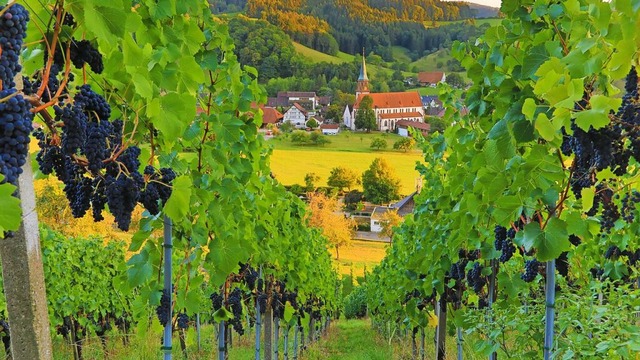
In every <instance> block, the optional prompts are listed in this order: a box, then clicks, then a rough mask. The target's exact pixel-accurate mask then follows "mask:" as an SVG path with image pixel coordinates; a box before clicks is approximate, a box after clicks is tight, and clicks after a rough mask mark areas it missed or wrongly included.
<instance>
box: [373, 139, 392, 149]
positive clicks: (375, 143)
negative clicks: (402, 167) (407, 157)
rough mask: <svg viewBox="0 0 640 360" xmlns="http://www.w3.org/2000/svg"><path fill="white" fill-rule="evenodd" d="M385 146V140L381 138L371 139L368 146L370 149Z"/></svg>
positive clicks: (383, 147) (384, 147)
mask: <svg viewBox="0 0 640 360" xmlns="http://www.w3.org/2000/svg"><path fill="white" fill-rule="evenodd" d="M387 146H388V144H387V140H385V139H383V138H375V139H373V140H371V146H369V147H370V148H372V149H376V150H380V149H386V148H387Z"/></svg>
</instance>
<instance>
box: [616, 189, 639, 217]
mask: <svg viewBox="0 0 640 360" xmlns="http://www.w3.org/2000/svg"><path fill="white" fill-rule="evenodd" d="M637 203H640V192H638V191H636V190H633V191H631V192H630V193H626V194H625V195H624V197H623V198H622V209H621V215H622V219H623V220H624V221H626V222H627V223H632V222H633V220H634V219H635V213H636V204H637Z"/></svg>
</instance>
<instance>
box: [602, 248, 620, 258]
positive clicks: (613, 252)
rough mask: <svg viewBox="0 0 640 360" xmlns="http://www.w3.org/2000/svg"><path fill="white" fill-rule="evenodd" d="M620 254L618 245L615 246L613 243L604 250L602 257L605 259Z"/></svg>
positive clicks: (616, 256)
mask: <svg viewBox="0 0 640 360" xmlns="http://www.w3.org/2000/svg"><path fill="white" fill-rule="evenodd" d="M621 254H622V251H621V250H620V248H619V247H617V246H615V245H611V246H609V248H608V249H607V251H605V253H604V258H605V259H613V260H615V259H617V258H618V257H619V256H620V255H621Z"/></svg>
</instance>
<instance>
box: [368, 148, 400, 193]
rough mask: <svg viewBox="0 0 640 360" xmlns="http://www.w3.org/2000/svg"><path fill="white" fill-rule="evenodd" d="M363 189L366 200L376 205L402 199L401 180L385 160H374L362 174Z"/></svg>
mask: <svg viewBox="0 0 640 360" xmlns="http://www.w3.org/2000/svg"><path fill="white" fill-rule="evenodd" d="M362 188H363V190H364V197H365V199H367V201H370V202H372V203H374V204H387V203H389V202H391V201H393V200H397V199H399V198H400V179H398V178H397V177H396V175H395V174H394V170H393V168H391V166H390V165H389V163H387V161H386V160H384V159H383V158H376V159H375V160H373V162H372V163H371V165H370V166H369V169H367V170H366V171H365V172H364V173H362Z"/></svg>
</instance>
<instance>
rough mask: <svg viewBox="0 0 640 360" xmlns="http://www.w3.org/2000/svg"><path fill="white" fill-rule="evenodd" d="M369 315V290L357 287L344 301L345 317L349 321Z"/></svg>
mask: <svg viewBox="0 0 640 360" xmlns="http://www.w3.org/2000/svg"><path fill="white" fill-rule="evenodd" d="M365 315H367V290H366V288H365V287H364V286H357V287H356V288H355V289H353V291H352V292H351V294H349V295H348V296H347V297H346V298H345V299H344V316H345V317H346V318H347V319H354V318H362V317H364V316H365Z"/></svg>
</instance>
